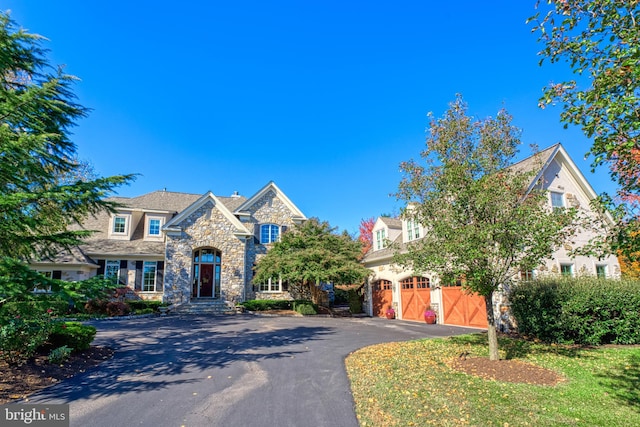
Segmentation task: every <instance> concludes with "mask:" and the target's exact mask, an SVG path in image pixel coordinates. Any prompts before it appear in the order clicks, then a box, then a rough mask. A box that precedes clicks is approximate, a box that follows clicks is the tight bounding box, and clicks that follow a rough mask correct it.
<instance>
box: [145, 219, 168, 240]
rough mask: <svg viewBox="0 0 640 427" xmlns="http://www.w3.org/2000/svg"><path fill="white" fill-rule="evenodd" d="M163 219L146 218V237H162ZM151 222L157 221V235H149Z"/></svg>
mask: <svg viewBox="0 0 640 427" xmlns="http://www.w3.org/2000/svg"><path fill="white" fill-rule="evenodd" d="M163 219H164V218H162V217H158V216H150V217H147V224H146V227H145V228H146V235H147V237H160V236H162V226H163V225H164V224H163V223H164V221H163ZM152 221H158V233H157V234H152V233H151V222H152Z"/></svg>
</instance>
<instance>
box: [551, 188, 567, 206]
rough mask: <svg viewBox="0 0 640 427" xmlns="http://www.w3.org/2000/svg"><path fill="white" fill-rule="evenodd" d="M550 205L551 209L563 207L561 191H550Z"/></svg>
mask: <svg viewBox="0 0 640 427" xmlns="http://www.w3.org/2000/svg"><path fill="white" fill-rule="evenodd" d="M551 207H552V208H553V209H560V208H564V197H563V195H562V193H556V192H555V191H552V192H551Z"/></svg>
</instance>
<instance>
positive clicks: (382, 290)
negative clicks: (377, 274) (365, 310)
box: [371, 280, 393, 317]
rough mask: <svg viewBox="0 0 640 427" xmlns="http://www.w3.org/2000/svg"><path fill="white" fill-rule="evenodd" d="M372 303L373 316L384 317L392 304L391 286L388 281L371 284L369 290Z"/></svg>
mask: <svg viewBox="0 0 640 427" xmlns="http://www.w3.org/2000/svg"><path fill="white" fill-rule="evenodd" d="M371 293H372V295H371V300H372V302H373V316H374V317H385V315H386V312H387V310H388V309H389V307H391V306H392V305H391V304H392V302H393V286H392V284H391V281H389V280H378V281H377V282H374V283H373V286H372V289H371Z"/></svg>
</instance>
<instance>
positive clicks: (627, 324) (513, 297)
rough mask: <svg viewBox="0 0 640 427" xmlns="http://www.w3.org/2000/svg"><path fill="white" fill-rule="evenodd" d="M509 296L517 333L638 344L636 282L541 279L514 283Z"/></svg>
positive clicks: (592, 342) (595, 342) (582, 341)
mask: <svg viewBox="0 0 640 427" xmlns="http://www.w3.org/2000/svg"><path fill="white" fill-rule="evenodd" d="M509 300H510V302H511V310H512V313H513V315H514V317H515V319H516V322H517V324H518V330H519V332H520V333H521V334H523V335H526V336H530V337H532V338H538V339H540V340H541V341H544V342H558V343H575V344H586V345H600V344H640V282H639V281H629V280H622V281H621V280H598V279H591V278H577V279H555V280H553V279H546V280H536V281H531V282H525V283H522V284H518V285H516V286H514V287H513V288H512V290H511V293H510V296H509Z"/></svg>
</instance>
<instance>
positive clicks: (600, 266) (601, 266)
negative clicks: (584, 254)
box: [596, 264, 609, 279]
mask: <svg viewBox="0 0 640 427" xmlns="http://www.w3.org/2000/svg"><path fill="white" fill-rule="evenodd" d="M608 267H609V266H608V265H607V264H596V277H597V278H598V279H606V278H607V277H609V268H608ZM600 269H602V273H603V274H602V275H600V274H599V271H598V270H600Z"/></svg>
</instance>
